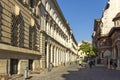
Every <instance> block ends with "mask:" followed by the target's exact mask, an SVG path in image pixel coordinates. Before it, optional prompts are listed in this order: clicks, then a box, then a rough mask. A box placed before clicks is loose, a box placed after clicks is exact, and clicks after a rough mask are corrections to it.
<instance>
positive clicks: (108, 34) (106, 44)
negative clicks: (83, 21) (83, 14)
mask: <svg viewBox="0 0 120 80" xmlns="http://www.w3.org/2000/svg"><path fill="white" fill-rule="evenodd" d="M119 2H120V1H119V0H109V1H108V3H107V5H106V7H105V10H104V11H103V16H102V18H101V21H100V23H101V26H100V25H97V24H96V25H94V32H95V33H96V34H93V35H92V36H93V44H96V43H97V48H98V57H99V59H101V62H102V63H104V64H105V65H107V67H108V68H110V61H111V60H112V61H113V63H114V64H117V69H119V68H120V60H119V54H120V53H119V12H120V4H119ZM111 11H113V12H112V13H111ZM95 23H96V22H95ZM95 27H97V29H95ZM99 28H100V29H99ZM97 34H99V35H98V36H95V35H97Z"/></svg>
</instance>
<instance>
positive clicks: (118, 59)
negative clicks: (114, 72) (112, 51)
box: [117, 42, 120, 70]
mask: <svg viewBox="0 0 120 80" xmlns="http://www.w3.org/2000/svg"><path fill="white" fill-rule="evenodd" d="M117 50H118V57H117V69H118V70H120V42H117Z"/></svg>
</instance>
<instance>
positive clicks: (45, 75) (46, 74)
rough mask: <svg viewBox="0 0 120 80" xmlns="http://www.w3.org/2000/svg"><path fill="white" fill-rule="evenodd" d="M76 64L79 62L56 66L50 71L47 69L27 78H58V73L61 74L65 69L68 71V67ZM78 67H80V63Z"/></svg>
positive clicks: (35, 79)
mask: <svg viewBox="0 0 120 80" xmlns="http://www.w3.org/2000/svg"><path fill="white" fill-rule="evenodd" d="M76 65H77V64H75V63H74V64H71V65H66V66H59V67H55V68H53V69H52V70H51V71H50V72H48V70H47V69H46V70H45V71H44V72H42V73H40V74H30V75H29V76H31V78H30V79H27V80H57V79H55V77H56V78H57V76H56V74H60V73H62V72H63V71H66V69H69V68H70V67H73V66H76ZM76 67H78V65H77V66H76ZM58 80H59V79H58Z"/></svg>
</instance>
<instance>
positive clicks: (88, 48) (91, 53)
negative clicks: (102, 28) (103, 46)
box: [78, 41, 96, 58]
mask: <svg viewBox="0 0 120 80" xmlns="http://www.w3.org/2000/svg"><path fill="white" fill-rule="evenodd" d="M80 50H81V51H82V52H83V53H85V54H86V56H87V57H88V58H92V57H95V56H96V48H95V47H94V46H92V45H91V44H90V43H88V42H85V41H82V44H81V45H80V46H79V50H78V51H80Z"/></svg>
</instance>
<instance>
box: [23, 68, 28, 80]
mask: <svg viewBox="0 0 120 80" xmlns="http://www.w3.org/2000/svg"><path fill="white" fill-rule="evenodd" d="M24 78H25V80H26V79H27V78H28V67H26V69H25V71H24Z"/></svg>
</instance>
